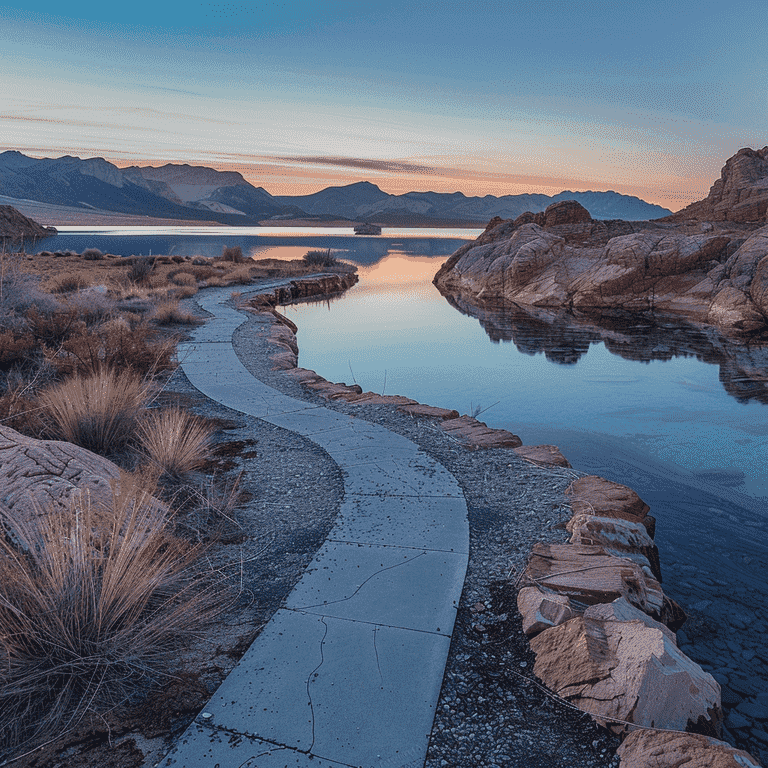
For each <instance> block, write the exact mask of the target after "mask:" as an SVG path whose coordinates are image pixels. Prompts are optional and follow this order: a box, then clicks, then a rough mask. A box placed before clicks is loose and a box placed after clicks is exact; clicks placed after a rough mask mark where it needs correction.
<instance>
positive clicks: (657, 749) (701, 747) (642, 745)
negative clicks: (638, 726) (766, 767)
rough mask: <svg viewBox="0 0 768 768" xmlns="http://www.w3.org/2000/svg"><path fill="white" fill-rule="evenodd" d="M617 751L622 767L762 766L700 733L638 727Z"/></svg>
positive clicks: (749, 757)
mask: <svg viewBox="0 0 768 768" xmlns="http://www.w3.org/2000/svg"><path fill="white" fill-rule="evenodd" d="M616 754H617V755H618V756H619V757H620V758H621V763H620V764H619V766H620V768H650V767H651V766H652V768H760V763H758V762H757V760H755V758H754V757H752V755H750V754H749V753H747V752H744V751H742V750H741V749H736V748H735V747H732V746H731V745H730V744H726V743H725V742H724V741H720V740H718V739H713V738H711V737H709V736H702V735H701V734H698V733H668V732H660V731H646V730H635V731H632V733H630V734H628V735H627V737H626V738H625V739H624V741H623V742H622V744H621V746H620V747H619V749H618V751H617V753H616Z"/></svg>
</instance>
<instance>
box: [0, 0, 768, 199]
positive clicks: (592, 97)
mask: <svg viewBox="0 0 768 768" xmlns="http://www.w3.org/2000/svg"><path fill="white" fill-rule="evenodd" d="M764 18H765V5H764V3H762V2H755V1H753V0H750V1H749V2H735V3H730V4H728V5H726V4H724V3H722V2H717V3H716V2H707V1H704V2H696V3H693V2H675V3H670V2H638V3H625V2H581V1H580V0H573V1H572V2H559V1H557V2H556V1H553V0H550V1H549V2H547V0H544V1H543V2H536V3H515V2H507V3H499V2H477V3H467V2H451V1H446V2H441V3H434V2H419V1H418V0H412V1H411V2H377V3H376V4H375V6H370V7H369V6H367V5H364V6H361V5H360V3H359V2H356V3H352V2H315V3H301V2H270V3H226V2H225V3H200V2H189V3H174V2H162V3H160V2H158V3H147V2H143V1H142V0H139V1H138V2H132V3H109V4H104V3H90V2H88V3H86V2H70V3H67V4H62V3H36V2H34V1H30V0H27V2H25V3H21V2H9V3H3V4H2V5H0V29H1V30H2V32H0V35H2V38H3V39H2V40H0V67H2V71H3V78H2V79H3V85H2V88H1V89H0V130H1V131H2V135H3V137H4V142H3V144H2V145H0V146H2V148H13V149H19V150H20V151H23V152H26V153H28V154H32V155H36V156H49V157H56V156H60V155H63V154H75V155H78V156H80V157H92V156H102V157H106V158H108V159H110V160H112V161H114V162H117V163H118V164H121V165H125V164H132V163H135V164H140V165H142V164H148V163H151V164H155V165H156V164H159V163H164V162H189V163H193V164H205V165H213V166H215V167H217V168H221V169H234V170H239V171H240V172H241V173H243V175H244V176H246V178H248V179H249V181H252V182H253V183H256V184H260V185H262V186H264V187H265V188H266V189H267V190H269V191H270V192H273V193H274V194H302V193H306V192H311V191H315V190H316V189H320V188H322V187H325V186H329V185H331V184H343V183H349V182H352V181H358V180H361V179H369V180H371V181H374V182H375V183H378V184H379V186H381V187H382V188H383V189H386V190H387V191H391V192H404V191H407V190H409V189H420V190H427V189H434V190H437V191H455V190H461V191H463V192H465V193H466V194H487V193H491V194H497V195H498V194H505V193H513V194H519V193H521V192H545V193H547V194H555V193H557V192H559V191H561V190H563V189H574V190H575V189H580V190H585V189H615V190H617V191H619V192H624V193H627V194H637V195H638V196H640V197H643V198H644V199H647V200H650V201H652V202H658V203H661V204H663V205H666V206H667V207H670V208H672V209H673V210H676V209H678V208H680V207H682V206H683V205H685V204H687V203H688V202H691V201H692V200H695V199H699V198H700V197H702V196H703V195H705V194H706V192H707V190H708V188H709V186H710V184H711V183H712V182H713V181H714V179H715V178H716V177H717V176H718V175H719V171H720V168H721V166H722V165H723V163H724V161H725V159H726V158H727V157H729V156H730V155H732V154H734V153H735V152H736V151H737V150H738V149H739V148H740V147H743V146H753V147H762V146H764V145H766V144H768V129H767V127H766V126H768V121H767V120H766V117H768V115H767V114H766V113H768V71H766V70H767V69H768V36H766V34H765V26H766V25H765V23H764V21H763V20H764Z"/></svg>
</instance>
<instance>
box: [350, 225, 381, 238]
mask: <svg viewBox="0 0 768 768" xmlns="http://www.w3.org/2000/svg"><path fill="white" fill-rule="evenodd" d="M355 234H356V235H380V234H381V227H380V226H379V225H378V224H356V225H355Z"/></svg>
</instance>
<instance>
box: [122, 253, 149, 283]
mask: <svg viewBox="0 0 768 768" xmlns="http://www.w3.org/2000/svg"><path fill="white" fill-rule="evenodd" d="M154 268H155V260H154V258H152V257H151V256H138V257H136V256H132V257H131V261H130V263H129V267H128V280H129V281H130V282H132V283H136V284H137V285H145V284H146V283H148V282H149V278H150V276H151V274H152V270H153V269H154Z"/></svg>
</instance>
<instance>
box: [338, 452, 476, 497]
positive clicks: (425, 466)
mask: <svg viewBox="0 0 768 768" xmlns="http://www.w3.org/2000/svg"><path fill="white" fill-rule="evenodd" d="M334 458H335V457H334ZM341 467H342V469H343V470H344V475H345V476H344V487H345V489H346V491H347V493H348V494H361V495H366V496H369V495H379V496H389V495H395V496H448V497H452V498H455V499H458V498H463V494H462V492H461V487H460V486H459V484H458V482H457V481H456V478H455V477H454V476H453V475H452V474H450V472H448V470H446V469H445V468H444V467H443V466H442V465H441V464H438V462H436V461H435V460H434V459H432V458H431V457H429V456H427V455H425V454H423V453H420V454H417V455H416V456H415V457H414V458H412V459H406V460H402V459H393V460H391V461H371V462H365V463H360V464H348V463H344V464H342V465H341Z"/></svg>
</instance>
